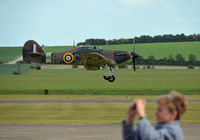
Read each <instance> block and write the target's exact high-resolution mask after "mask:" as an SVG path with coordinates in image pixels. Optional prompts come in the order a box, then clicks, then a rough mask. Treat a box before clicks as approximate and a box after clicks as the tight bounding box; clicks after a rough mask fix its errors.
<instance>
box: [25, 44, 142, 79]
mask: <svg viewBox="0 0 200 140" xmlns="http://www.w3.org/2000/svg"><path fill="white" fill-rule="evenodd" d="M22 55H23V60H24V61H25V62H26V63H29V64H31V63H39V64H64V65H83V66H84V68H85V69H87V70H99V69H100V68H101V67H102V69H103V70H104V75H103V78H104V79H105V80H108V81H109V82H113V81H115V79H116V75H115V72H114V69H113V68H114V67H115V66H117V65H119V64H121V63H124V62H126V61H127V60H129V59H131V58H132V63H133V69H134V71H136V67H135V59H136V58H138V57H139V55H138V54H137V53H135V40H134V42H133V52H128V51H123V50H107V49H102V48H101V47H96V46H94V47H93V48H92V47H91V46H81V47H78V48H72V49H67V50H64V51H60V52H52V53H46V54H45V53H44V51H43V49H42V47H41V46H40V45H39V44H38V43H37V42H36V41H34V40H28V41H27V42H26V43H25V44H24V47H23V48H22ZM35 69H37V70H40V69H41V67H40V66H36V67H35Z"/></svg>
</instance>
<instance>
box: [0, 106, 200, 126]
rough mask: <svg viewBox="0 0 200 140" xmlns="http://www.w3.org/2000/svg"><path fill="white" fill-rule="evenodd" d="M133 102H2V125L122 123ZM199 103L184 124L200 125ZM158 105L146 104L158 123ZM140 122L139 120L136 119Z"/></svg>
mask: <svg viewBox="0 0 200 140" xmlns="http://www.w3.org/2000/svg"><path fill="white" fill-rule="evenodd" d="M129 105H130V103H26V104H24V103H2V104H0V124H119V123H120V122H121V120H122V119H125V118H126V115H127V109H128V107H129ZM199 108H200V103H189V106H188V111H187V112H186V114H185V115H184V117H183V118H182V120H181V123H183V124H200V120H199V117H200V112H199ZM155 111H156V103H147V117H148V119H149V120H150V121H151V122H152V123H155V122H156V119H155ZM136 120H138V119H136Z"/></svg>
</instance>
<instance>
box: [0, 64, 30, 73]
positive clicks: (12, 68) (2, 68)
mask: <svg viewBox="0 0 200 140" xmlns="http://www.w3.org/2000/svg"><path fill="white" fill-rule="evenodd" d="M30 66H31V65H30V64H21V65H20V71H21V72H22V73H23V72H25V71H27V70H28V69H29V68H30ZM16 71H17V64H1V65H0V75H2V74H13V72H16Z"/></svg>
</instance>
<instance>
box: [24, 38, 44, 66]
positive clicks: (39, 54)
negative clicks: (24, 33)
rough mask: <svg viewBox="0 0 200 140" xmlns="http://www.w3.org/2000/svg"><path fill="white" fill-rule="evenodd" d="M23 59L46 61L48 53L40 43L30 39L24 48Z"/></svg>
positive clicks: (38, 61) (36, 61)
mask: <svg viewBox="0 0 200 140" xmlns="http://www.w3.org/2000/svg"><path fill="white" fill-rule="evenodd" d="M22 54H23V60H24V61H25V62H26V63H29V64H30V63H45V62H46V55H45V53H44V51H43V49H42V47H40V45H39V44H38V43H37V42H35V41H34V40H28V41H26V43H25V44H24V47H23V49H22Z"/></svg>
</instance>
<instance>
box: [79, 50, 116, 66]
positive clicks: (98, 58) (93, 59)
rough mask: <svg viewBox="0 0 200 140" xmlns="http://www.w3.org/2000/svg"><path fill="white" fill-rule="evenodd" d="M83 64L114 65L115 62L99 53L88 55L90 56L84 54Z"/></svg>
mask: <svg viewBox="0 0 200 140" xmlns="http://www.w3.org/2000/svg"><path fill="white" fill-rule="evenodd" d="M81 60H82V62H83V64H84V65H98V66H101V65H105V64H108V65H114V64H115V63H114V61H113V60H111V59H109V58H106V57H105V56H103V55H101V54H99V53H88V54H84V55H82V58H81Z"/></svg>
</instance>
